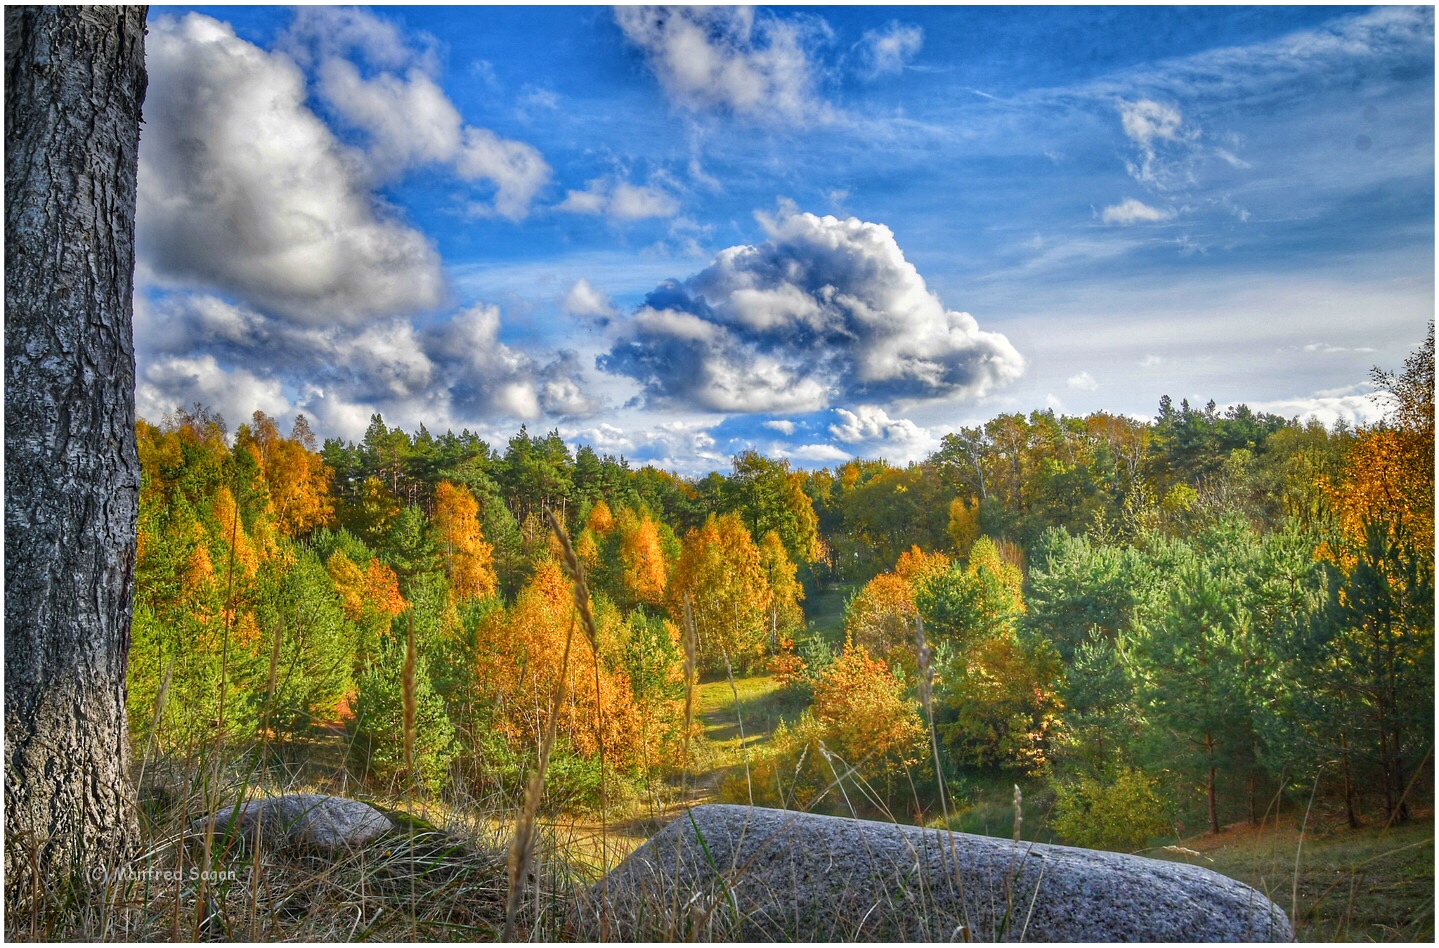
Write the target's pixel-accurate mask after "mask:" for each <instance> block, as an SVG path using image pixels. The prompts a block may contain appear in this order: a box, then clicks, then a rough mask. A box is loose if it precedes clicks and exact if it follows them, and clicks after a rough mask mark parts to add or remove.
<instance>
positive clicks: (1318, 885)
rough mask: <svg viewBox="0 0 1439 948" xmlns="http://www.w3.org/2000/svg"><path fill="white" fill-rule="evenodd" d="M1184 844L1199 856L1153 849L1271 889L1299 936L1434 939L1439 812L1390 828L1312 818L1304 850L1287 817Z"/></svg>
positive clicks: (1296, 829) (1308, 938) (1304, 938)
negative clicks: (1437, 822) (1352, 826)
mask: <svg viewBox="0 0 1439 948" xmlns="http://www.w3.org/2000/svg"><path fill="white" fill-rule="evenodd" d="M1181 846H1182V847H1183V848H1184V849H1187V850H1189V851H1191V852H1193V853H1194V854H1195V855H1192V856H1190V855H1185V854H1184V853H1181V852H1176V851H1174V850H1170V851H1169V852H1159V853H1151V854H1150V855H1156V856H1159V857H1160V858H1166V859H1174V860H1178V861H1184V862H1193V863H1197V864H1198V865H1202V866H1206V867H1208V868H1210V869H1213V870H1215V871H1216V872H1220V873H1223V874H1224V875H1227V876H1230V877H1231V878H1235V879H1238V880H1240V881H1241V882H1246V883H1248V884H1249V885H1252V886H1254V887H1255V888H1256V889H1259V890H1260V891H1261V892H1264V893H1266V894H1268V895H1269V897H1270V898H1272V899H1273V900H1274V901H1275V902H1276V903H1278V904H1279V905H1280V906H1281V907H1282V908H1284V910H1285V911H1287V912H1288V913H1289V914H1290V917H1291V919H1292V920H1293V922H1294V929H1295V936H1296V938H1297V940H1299V941H1322V942H1338V941H1388V942H1417V943H1421V944H1423V943H1432V942H1433V941H1434V817H1433V814H1432V813H1426V814H1424V815H1423V816H1422V817H1421V818H1419V819H1416V820H1414V821H1412V822H1410V823H1405V824H1401V825H1398V826H1394V827H1391V828H1389V829H1388V830H1385V829H1384V828H1383V827H1382V825H1376V826H1368V827H1363V828H1361V829H1357V830H1353V829H1349V828H1348V827H1347V826H1345V825H1344V824H1343V823H1342V822H1341V821H1335V822H1333V823H1326V824H1321V825H1320V826H1319V827H1318V828H1316V827H1315V826H1314V825H1313V823H1312V822H1311V824H1310V825H1309V826H1308V827H1307V829H1306V831H1305V834H1304V840H1303V847H1302V848H1301V847H1300V836H1299V826H1298V825H1297V822H1296V821H1294V820H1291V819H1289V818H1287V817H1286V818H1285V819H1284V820H1282V821H1281V822H1280V823H1279V824H1278V825H1274V824H1273V823H1270V824H1268V825H1265V826H1261V827H1257V828H1255V827H1250V826H1249V825H1247V824H1243V825H1238V826H1232V827H1228V828H1226V829H1225V831H1224V832H1222V833H1220V834H1219V835H1217V836H1213V835H1209V834H1205V835H1203V836H1197V837H1194V838H1191V839H1186V840H1184V841H1183V842H1182V844H1181ZM1296 863H1297V866H1296Z"/></svg>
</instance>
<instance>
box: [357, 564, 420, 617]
mask: <svg viewBox="0 0 1439 948" xmlns="http://www.w3.org/2000/svg"><path fill="white" fill-rule="evenodd" d="M365 602H366V603H368V604H369V607H370V608H371V609H372V610H374V611H375V612H376V613H378V614H380V615H385V616H397V615H399V614H400V613H402V612H404V611H405V610H406V609H408V608H410V604H409V603H408V602H406V601H405V597H404V596H402V595H400V578H399V577H398V576H396V575H395V571H394V570H392V569H390V568H389V567H388V566H386V565H385V564H384V563H381V562H380V561H379V560H378V559H375V558H371V559H370V563H369V565H368V566H366V567H365Z"/></svg>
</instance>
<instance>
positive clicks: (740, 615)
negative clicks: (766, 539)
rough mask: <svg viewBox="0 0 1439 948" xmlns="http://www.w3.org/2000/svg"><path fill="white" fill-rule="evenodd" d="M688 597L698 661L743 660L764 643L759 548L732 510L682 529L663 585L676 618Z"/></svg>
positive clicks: (766, 600) (765, 590)
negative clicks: (698, 525) (685, 530)
mask: <svg viewBox="0 0 1439 948" xmlns="http://www.w3.org/2000/svg"><path fill="white" fill-rule="evenodd" d="M686 598H688V599H689V601H690V604H691V610H692V613H693V616H694V622H695V631H696V632H697V633H698V639H699V643H698V644H699V654H700V659H701V662H702V663H703V664H705V665H707V666H708V667H711V668H723V667H724V665H723V662H724V658H725V657H726V656H728V657H729V659H730V660H731V661H738V662H746V661H749V660H751V659H753V658H755V657H757V656H758V655H759V654H760V652H761V651H762V650H763V648H764V643H765V638H766V632H767V630H768V618H769V608H770V599H771V593H770V589H769V583H768V580H767V577H766V576H765V572H764V567H763V565H762V564H761V562H760V554H759V549H758V548H757V547H756V546H755V544H754V540H753V539H751V538H750V535H749V530H747V529H745V525H744V523H743V522H742V521H741V520H740V519H739V517H738V516H737V515H735V514H732V513H729V514H725V515H724V516H722V517H715V516H713V515H711V516H710V518H709V519H708V520H707V521H705V525H704V526H703V527H702V528H700V529H698V530H691V531H690V532H689V533H687V534H686V535H685V538H684V545H683V548H682V551H681V553H680V559H679V562H678V563H677V564H675V573H674V577H673V579H672V580H671V582H670V585H669V590H668V596H667V599H668V603H667V604H668V607H669V610H670V615H671V616H673V617H674V620H675V622H676V623H680V622H683V621H684V602H685V599H686Z"/></svg>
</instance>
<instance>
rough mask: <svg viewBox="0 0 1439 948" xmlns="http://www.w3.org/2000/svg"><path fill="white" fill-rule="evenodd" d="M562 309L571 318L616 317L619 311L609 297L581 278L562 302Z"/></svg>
mask: <svg viewBox="0 0 1439 948" xmlns="http://www.w3.org/2000/svg"><path fill="white" fill-rule="evenodd" d="M560 309H562V310H564V311H565V312H566V313H569V314H570V315H571V316H590V317H600V318H604V317H608V316H616V315H618V314H619V311H618V310H617V309H615V304H614V303H613V302H612V301H611V300H610V298H609V297H608V296H606V295H605V294H604V293H601V292H600V291H599V290H597V289H595V288H594V286H592V285H591V284H590V281H589V280H586V279H585V278H583V277H581V278H580V279H578V280H576V281H575V285H574V286H572V287H570V291H569V292H568V293H566V294H565V298H564V299H563V300H562V301H561V302H560Z"/></svg>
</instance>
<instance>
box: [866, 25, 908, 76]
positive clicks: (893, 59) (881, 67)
mask: <svg viewBox="0 0 1439 948" xmlns="http://www.w3.org/2000/svg"><path fill="white" fill-rule="evenodd" d="M923 47H924V30H922V29H920V28H919V27H918V26H915V25H913V24H909V23H901V22H899V21H898V20H890V21H889V23H887V24H885V27H884V28H883V29H881V30H865V31H864V37H863V38H862V39H861V40H860V41H859V43H857V44H856V46H855V50H856V52H857V54H858V56H859V62H860V74H861V75H862V76H864V77H865V78H867V79H877V78H879V77H880V76H884V75H895V74H898V73H901V72H903V71H904V67H905V66H906V65H908V64H909V62H910V60H912V59H914V57H916V56H918V55H919V51H920V49H922V48H923Z"/></svg>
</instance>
